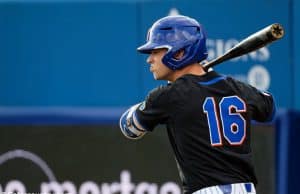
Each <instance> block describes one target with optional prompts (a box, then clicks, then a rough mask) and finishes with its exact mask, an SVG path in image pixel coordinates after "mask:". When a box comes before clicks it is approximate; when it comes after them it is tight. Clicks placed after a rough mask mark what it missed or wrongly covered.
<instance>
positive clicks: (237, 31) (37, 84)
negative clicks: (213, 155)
mask: <svg viewBox="0 0 300 194" xmlns="http://www.w3.org/2000/svg"><path fill="white" fill-rule="evenodd" d="M297 10H298V12H297ZM299 10H300V3H299V1H297V0H288V1H282V0H261V1H258V0H244V1H238V0H227V1H225V0H188V1H184V0H111V1H109V0H0V193H2V192H4V193H5V192H6V193H10V192H19V193H25V192H27V193H32V192H36V193H40V192H42V193H54V194H55V193H80V194H83V193H90V194H94V193H95V194H112V193H124V194H129V193H136V194H140V193H149V194H167V193H174V194H180V193H181V188H180V181H179V175H178V173H177V169H176V166H175V161H174V158H173V155H172V150H171V148H170V146H169V143H168V139H167V136H166V133H165V130H164V128H163V127H158V129H157V130H156V131H155V133H153V134H151V135H148V136H145V137H144V139H143V140H139V141H130V140H127V139H126V138H125V137H123V135H122V134H121V132H120V130H119V128H118V119H119V117H120V115H121V114H122V112H123V111H124V110H126V109H127V108H128V107H129V106H131V105H133V104H136V103H137V102H140V101H143V100H144V98H145V95H147V93H148V92H149V90H151V89H153V88H154V87H156V86H158V85H160V84H165V82H160V81H154V80H153V77H152V74H151V73H149V66H148V65H147V64H146V61H145V60H146V56H144V55H140V54H138V53H137V52H136V48H137V47H138V46H139V45H141V44H143V43H144V42H145V39H146V34H147V31H148V28H149V27H150V26H151V25H152V23H153V22H155V21H156V20H157V19H159V18H161V17H164V16H167V15H177V14H182V15H187V16H190V17H193V18H195V19H197V20H198V21H199V22H200V23H201V24H202V25H203V26H204V27H205V30H206V32H207V36H208V40H207V47H208V52H209V60H211V59H214V58H215V57H217V56H219V55H221V54H223V53H224V52H225V51H227V50H228V49H230V48H231V47H232V46H233V45H235V44H236V43H238V42H239V41H240V40H242V39H243V38H245V37H246V36H248V35H250V34H252V33H253V32H256V31H258V30H260V29H262V28H263V27H266V26H268V25H270V24H272V23H280V24H282V25H283V27H284V28H285V36H284V37H283V39H281V40H280V41H278V42H275V43H274V44H271V45H269V46H267V47H264V48H261V49H260V50H257V51H255V52H252V53H250V54H248V55H244V56H242V57H239V58H237V59H233V60H231V61H227V62H225V63H223V64H221V65H218V66H217V67H215V70H217V71H218V72H219V73H221V74H229V75H231V76H233V77H235V78H237V79H239V80H241V81H244V82H246V83H250V84H251V85H253V86H255V87H257V88H259V89H261V90H268V91H270V92H272V93H273V95H274V97H275V99H276V102H277V107H278V113H277V115H276V118H275V120H274V121H273V122H270V123H267V124H260V123H253V133H252V134H253V152H254V162H255V164H256V171H257V174H258V180H259V185H258V188H257V190H258V193H259V194H288V193H289V194H290V193H298V190H296V186H297V182H296V178H297V177H298V174H299V172H300V168H299V165H297V164H298V163H299V162H300V157H299V152H298V148H299V145H297V144H296V143H297V142H296V141H297V137H298V136H299V133H300V132H299V131H300V128H299V125H297V121H298V120H299V119H300V82H299V81H298V80H297V75H298V74H300V67H299V63H300V59H299V56H298V55H297V53H298V52H299V50H300V48H299V44H300V41H299V37H297V33H296V32H297V30H299V28H300V23H299V18H300V16H299Z"/></svg>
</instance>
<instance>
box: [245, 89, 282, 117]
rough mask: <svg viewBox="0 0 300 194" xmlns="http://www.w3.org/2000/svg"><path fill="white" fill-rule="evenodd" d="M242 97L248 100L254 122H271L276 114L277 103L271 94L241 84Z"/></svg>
mask: <svg viewBox="0 0 300 194" xmlns="http://www.w3.org/2000/svg"><path fill="white" fill-rule="evenodd" d="M240 88H241V96H243V98H244V99H246V102H247V107H248V109H250V110H249V111H250V113H251V117H252V119H253V120H256V121H259V122H266V121H271V120H272V119H273V117H274V115H275V112H276V106H275V101H274V98H273V96H272V94H271V93H269V92H266V91H260V90H258V89H257V88H255V87H253V86H251V85H248V84H242V83H240Z"/></svg>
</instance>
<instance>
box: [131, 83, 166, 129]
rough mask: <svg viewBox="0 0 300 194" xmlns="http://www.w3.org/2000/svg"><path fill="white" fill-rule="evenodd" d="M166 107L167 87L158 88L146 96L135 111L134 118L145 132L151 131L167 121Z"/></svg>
mask: <svg viewBox="0 0 300 194" xmlns="http://www.w3.org/2000/svg"><path fill="white" fill-rule="evenodd" d="M168 107H169V99H168V87H167V86H160V87H158V88H156V89H154V90H152V91H151V92H150V93H149V94H148V95H147V97H146V99H145V101H143V102H142V103H141V104H140V105H139V107H138V108H137V109H136V112H135V116H136V119H137V121H138V123H140V125H141V126H142V127H143V128H144V129H145V130H146V131H153V129H154V128H155V127H156V126H157V125H159V124H164V123H165V122H166V121H167V119H168Z"/></svg>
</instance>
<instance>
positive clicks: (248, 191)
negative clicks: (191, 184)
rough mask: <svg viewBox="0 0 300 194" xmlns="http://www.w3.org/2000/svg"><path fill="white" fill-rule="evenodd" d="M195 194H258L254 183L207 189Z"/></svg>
mask: <svg viewBox="0 0 300 194" xmlns="http://www.w3.org/2000/svg"><path fill="white" fill-rule="evenodd" d="M193 194H256V191H255V187H254V185H253V183H235V184H228V185H217V186H211V187H206V188H203V189H200V190H198V191H195V192H194V193H193Z"/></svg>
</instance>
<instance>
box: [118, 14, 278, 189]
mask: <svg viewBox="0 0 300 194" xmlns="http://www.w3.org/2000/svg"><path fill="white" fill-rule="evenodd" d="M205 42H206V35H205V32H204V30H203V27H202V25H200V24H199V23H198V22H197V21H196V20H195V19H192V18H190V17H187V16H167V17H164V18H161V19H159V20H158V21H156V22H155V23H154V24H153V25H152V27H151V28H150V30H149V32H148V37H147V42H146V44H144V45H142V46H140V47H139V48H138V49H137V50H138V51H139V52H141V53H145V54H148V55H149V56H148V58H147V63H149V64H150V66H149V67H150V71H151V72H152V73H153V76H154V79H156V80H167V81H168V84H167V85H164V86H159V87H157V88H155V89H154V90H152V91H151V92H149V94H148V96H147V97H146V98H145V101H143V102H141V103H138V104H136V105H134V106H132V107H130V108H129V109H128V110H127V111H126V112H125V113H124V114H123V115H122V116H121V118H120V128H121V131H122V132H123V134H124V135H125V136H126V137H128V138H130V139H138V138H141V137H142V136H143V135H145V134H146V133H148V132H152V131H153V130H154V129H155V127H156V126H157V125H158V124H165V125H166V129H167V132H168V137H169V141H170V143H171V145H172V148H173V151H174V154H175V158H176V162H177V164H178V170H179V174H180V178H181V180H182V187H183V192H184V193H185V194H190V193H194V194H256V191H255V185H256V184H257V179H256V176H255V172H254V167H253V163H252V159H251V155H252V153H251V148H250V141H251V139H250V132H251V130H250V128H251V120H256V121H260V122H263V121H269V120H271V119H272V117H273V115H274V112H275V106H274V101H273V97H272V95H271V94H269V93H267V92H262V91H259V90H257V89H256V88H254V87H252V86H250V85H248V84H245V83H242V82H240V81H237V80H235V79H233V78H231V77H229V76H224V75H220V74H218V73H217V72H215V71H213V70H211V71H208V72H206V71H205V70H204V69H203V67H202V65H201V64H203V63H204V62H205V59H206V58H207V48H206V43H205Z"/></svg>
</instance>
